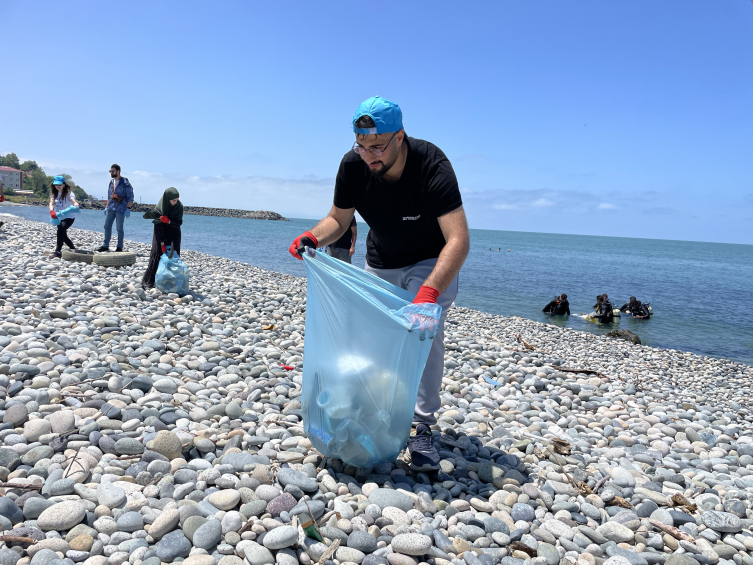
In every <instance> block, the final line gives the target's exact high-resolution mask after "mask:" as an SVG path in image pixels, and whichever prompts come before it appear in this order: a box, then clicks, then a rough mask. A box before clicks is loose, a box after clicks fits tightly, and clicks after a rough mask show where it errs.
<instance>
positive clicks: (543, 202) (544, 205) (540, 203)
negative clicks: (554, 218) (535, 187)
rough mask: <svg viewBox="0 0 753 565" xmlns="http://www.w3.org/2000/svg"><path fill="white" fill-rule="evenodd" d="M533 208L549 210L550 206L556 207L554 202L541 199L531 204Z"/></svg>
mask: <svg viewBox="0 0 753 565" xmlns="http://www.w3.org/2000/svg"><path fill="white" fill-rule="evenodd" d="M531 206H535V207H536V208H547V207H549V206H554V202H552V201H551V200H549V199H548V198H539V199H538V200H534V201H533V202H531Z"/></svg>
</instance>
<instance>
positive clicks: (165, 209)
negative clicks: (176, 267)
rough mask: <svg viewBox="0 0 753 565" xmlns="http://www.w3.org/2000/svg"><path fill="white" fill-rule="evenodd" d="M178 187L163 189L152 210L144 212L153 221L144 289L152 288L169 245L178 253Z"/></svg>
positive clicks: (180, 207) (180, 213) (180, 211)
mask: <svg viewBox="0 0 753 565" xmlns="http://www.w3.org/2000/svg"><path fill="white" fill-rule="evenodd" d="M178 198H180V194H178V189H177V188H173V187H172V186H171V187H170V188H168V189H167V190H165V192H164V194H163V195H162V198H160V200H159V202H158V203H157V205H156V206H155V207H154V210H150V211H149V212H145V213H144V218H145V219H147V220H152V222H153V223H154V236H153V237H152V252H151V254H150V255H149V265H148V266H147V268H146V271H145V272H144V276H143V277H142V279H141V286H142V288H143V289H144V290H148V289H150V288H154V277H155V276H156V274H157V267H159V259H160V257H161V256H162V254H163V253H164V252H165V250H166V247H167V246H168V245H169V246H170V248H171V249H174V250H175V252H176V253H177V254H178V255H180V226H181V224H183V204H182V203H181V201H180V200H178Z"/></svg>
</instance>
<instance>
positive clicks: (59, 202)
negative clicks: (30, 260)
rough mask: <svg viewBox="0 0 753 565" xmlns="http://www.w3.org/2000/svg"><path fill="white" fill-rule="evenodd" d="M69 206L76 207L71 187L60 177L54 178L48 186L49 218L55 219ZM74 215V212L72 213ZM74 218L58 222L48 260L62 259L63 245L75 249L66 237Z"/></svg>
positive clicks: (76, 203)
mask: <svg viewBox="0 0 753 565" xmlns="http://www.w3.org/2000/svg"><path fill="white" fill-rule="evenodd" d="M70 206H78V202H76V197H75V196H73V191H72V190H71V187H70V186H69V185H68V183H67V182H66V180H65V177H63V176H62V175H58V176H56V177H55V178H54V179H53V180H52V184H51V185H50V217H51V218H54V219H56V218H57V215H58V213H59V212H62V211H63V210H65V209H66V208H68V207H70ZM73 214H75V212H74V213H73ZM74 220H75V218H72V217H68V218H65V219H62V220H60V223H59V224H58V231H57V245H56V246H55V251H54V252H53V253H52V254H51V255H50V256H49V258H50V259H54V258H55V257H62V252H61V250H62V249H63V244H64V243H65V244H66V245H67V246H68V247H69V248H70V249H76V246H75V245H73V242H72V241H71V240H70V238H69V237H68V228H70V227H71V225H72V224H73V221H74Z"/></svg>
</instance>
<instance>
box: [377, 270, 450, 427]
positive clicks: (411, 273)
mask: <svg viewBox="0 0 753 565" xmlns="http://www.w3.org/2000/svg"><path fill="white" fill-rule="evenodd" d="M436 263H437V260H436V259H427V260H426V261H420V262H419V263H416V264H415V265H411V266H409V267H403V268H402V269H374V268H373V267H369V265H368V263H367V264H366V266H365V267H364V269H365V270H366V271H368V272H370V273H374V274H375V275H376V276H378V277H379V278H380V279H383V280H386V281H387V282H390V283H392V284H394V285H395V286H399V287H400V288H404V289H405V290H407V291H408V292H411V293H413V294H416V293H417V292H418V289H419V288H421V285H422V284H423V283H424V281H425V280H426V279H427V277H428V276H429V274H431V271H432V270H433V269H434V265H436ZM457 293H458V278H457V277H455V278H454V279H453V281H452V282H451V283H450V286H449V287H447V290H445V291H444V292H443V293H442V294H440V295H439V298H438V299H437V302H438V303H439V305H440V306H441V307H442V318H441V320H440V321H439V331H438V332H437V335H436V337H435V338H434V343H433V344H432V346H431V350H430V351H429V359H428V360H427V361H426V368H425V369H424V374H423V376H422V377H421V384H420V385H419V387H418V398H417V399H416V409H415V411H414V413H413V425H414V426H415V425H416V424H426V425H427V426H433V425H434V424H436V423H437V418H436V416H435V415H434V413H435V412H436V411H437V410H439V407H440V406H441V403H440V401H439V388H440V387H441V385H442V374H443V372H444V322H445V320H446V319H447V310H448V308H449V307H450V305H451V304H452V302H453V301H454V300H455V296H456V295H457Z"/></svg>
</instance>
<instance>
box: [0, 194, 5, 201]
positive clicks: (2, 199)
mask: <svg viewBox="0 0 753 565" xmlns="http://www.w3.org/2000/svg"><path fill="white" fill-rule="evenodd" d="M0 202H5V195H3V194H0Z"/></svg>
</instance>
